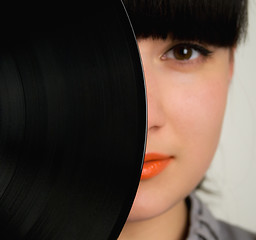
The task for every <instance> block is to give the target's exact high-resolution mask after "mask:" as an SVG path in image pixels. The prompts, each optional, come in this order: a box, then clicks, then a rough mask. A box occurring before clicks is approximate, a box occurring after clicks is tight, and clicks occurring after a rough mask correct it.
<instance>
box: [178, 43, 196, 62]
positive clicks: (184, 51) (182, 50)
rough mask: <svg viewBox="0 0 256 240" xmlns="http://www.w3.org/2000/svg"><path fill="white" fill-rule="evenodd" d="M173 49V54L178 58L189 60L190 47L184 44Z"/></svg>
mask: <svg viewBox="0 0 256 240" xmlns="http://www.w3.org/2000/svg"><path fill="white" fill-rule="evenodd" d="M173 50H174V51H173V53H174V56H175V58H176V59H178V60H189V59H190V58H191V56H192V54H193V50H192V48H189V47H185V46H179V47H176V48H175V49H173Z"/></svg>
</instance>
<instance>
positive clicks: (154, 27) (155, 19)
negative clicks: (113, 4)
mask: <svg viewBox="0 0 256 240" xmlns="http://www.w3.org/2000/svg"><path fill="white" fill-rule="evenodd" d="M123 3H124V5H125V7H126V10H127V12H128V15H129V17H130V20H131V23H132V25H133V28H134V31H135V34H136V37H137V38H140V37H141V38H147V37H153V38H163V39H165V38H166V37H167V36H168V35H171V37H172V38H173V39H178V40H190V41H200V42H204V43H208V44H211V45H215V46H223V47H230V46H234V45H236V44H237V43H239V41H240V40H241V39H242V38H243V37H244V36H245V35H246V29H247V5H248V2H247V0H123Z"/></svg>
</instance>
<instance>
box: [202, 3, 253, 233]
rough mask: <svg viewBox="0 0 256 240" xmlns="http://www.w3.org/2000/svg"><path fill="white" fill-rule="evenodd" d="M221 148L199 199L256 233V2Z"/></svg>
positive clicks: (238, 60)
mask: <svg viewBox="0 0 256 240" xmlns="http://www.w3.org/2000/svg"><path fill="white" fill-rule="evenodd" d="M235 61H236V62H235V73H234V77H233V82H232V85H231V87H230V93H229V99H228V106H227V110H226V116H225V119H224V126H223V131H222V136H221V139H220V144H219V147H218V150H217V152H216V156H215V159H214V161H213V163H212V165H211V167H210V169H209V171H208V173H207V178H206V180H205V182H204V186H205V188H206V189H208V190H210V191H212V193H206V192H205V191H199V192H198V195H199V196H200V197H201V198H202V199H203V201H204V202H205V203H206V204H207V205H208V206H209V208H210V209H211V211H212V213H213V214H214V215H215V216H216V217H218V218H220V219H222V220H226V221H228V222H230V223H233V224H236V225H238V226H241V227H243V228H246V229H248V230H252V231H255V232H256V0H249V31H248V35H247V39H246V41H245V42H244V43H241V44H240V46H239V47H238V49H237V53H236V59H235Z"/></svg>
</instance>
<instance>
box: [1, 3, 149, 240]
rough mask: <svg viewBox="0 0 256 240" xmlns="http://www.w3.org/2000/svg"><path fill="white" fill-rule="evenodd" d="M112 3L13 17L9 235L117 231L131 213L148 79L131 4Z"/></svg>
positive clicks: (92, 238) (5, 188) (6, 41)
mask: <svg viewBox="0 0 256 240" xmlns="http://www.w3.org/2000/svg"><path fill="white" fill-rule="evenodd" d="M105 2H107V3H101V5H100V7H99V6H97V5H98V4H99V3H97V4H90V7H89V6H87V7H85V9H84V14H83V15H82V16H79V19H80V21H79V23H75V24H72V23H69V21H67V20H66V18H65V14H63V16H62V17H60V16H58V18H57V19H58V20H54V21H53V20H52V21H51V22H50V21H44V20H45V19H46V18H47V19H48V17H49V16H48V15H47V14H45V16H40V17H37V18H36V17H35V18H33V19H30V21H27V22H25V21H23V22H22V20H20V21H17V22H15V24H13V23H10V25H9V26H8V27H7V28H6V31H5V34H4V35H3V37H2V39H1V40H0V41H1V42H0V43H1V44H0V158H1V159H0V239H1V240H5V239H8V240H10V239H15V240H85V239H89V240H101V239H102V240H106V239H116V238H117V237H118V235H119V233H120V231H121V229H122V227H123V225H124V223H125V221H126V218H127V216H128V213H129V210H130V208H131V205H132V202H133V199H134V197H135V194H136V190H137V187H138V183H139V180H140V173H141V166H142V162H143V157H144V149H145V136H146V97H145V86H144V79H143V73H142V68H141V63H140V58H139V54H138V49H137V45H136V41H135V37H134V35H133V31H132V27H131V25H130V23H129V19H128V17H127V15H126V12H125V9H124V7H123V5H122V3H121V2H120V1H105ZM35 15H36V14H35ZM42 20H43V21H42ZM48 20H49V19H48ZM46 22H47V23H46ZM12 24H13V25H12Z"/></svg>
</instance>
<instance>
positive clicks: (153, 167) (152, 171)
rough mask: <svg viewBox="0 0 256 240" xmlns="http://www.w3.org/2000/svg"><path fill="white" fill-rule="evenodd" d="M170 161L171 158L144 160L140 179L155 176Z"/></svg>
mask: <svg viewBox="0 0 256 240" xmlns="http://www.w3.org/2000/svg"><path fill="white" fill-rule="evenodd" d="M170 161H171V158H167V159H161V160H151V161H147V162H144V164H143V169H142V173H141V178H140V179H141V180H146V179H150V178H153V177H155V176H157V175H158V174H160V173H161V172H162V171H163V170H164V169H165V168H166V167H167V165H168V164H169V163H170Z"/></svg>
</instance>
